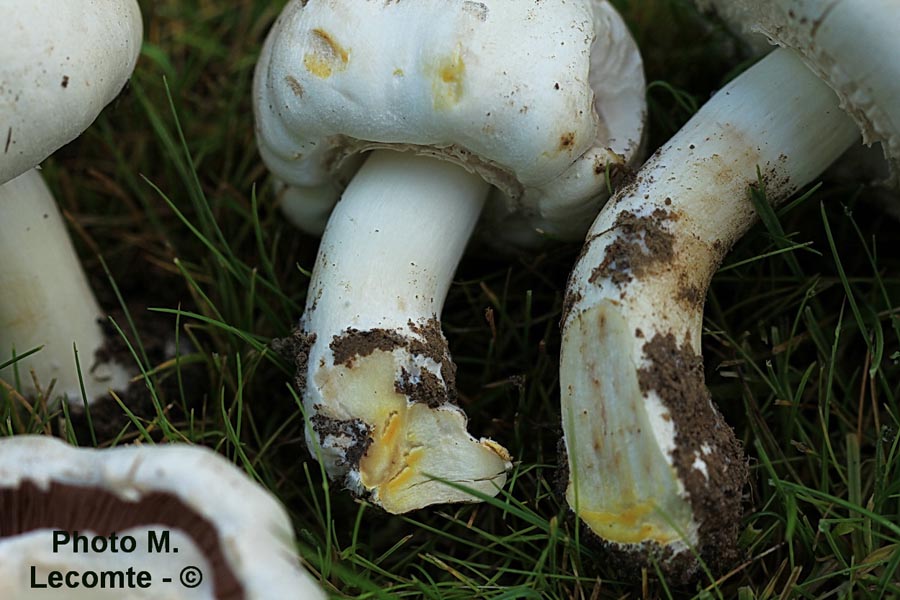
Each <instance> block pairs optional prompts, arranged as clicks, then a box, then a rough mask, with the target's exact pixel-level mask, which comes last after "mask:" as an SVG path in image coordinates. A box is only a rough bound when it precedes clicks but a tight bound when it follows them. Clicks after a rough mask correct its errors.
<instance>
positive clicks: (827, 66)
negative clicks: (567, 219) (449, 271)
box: [560, 0, 900, 579]
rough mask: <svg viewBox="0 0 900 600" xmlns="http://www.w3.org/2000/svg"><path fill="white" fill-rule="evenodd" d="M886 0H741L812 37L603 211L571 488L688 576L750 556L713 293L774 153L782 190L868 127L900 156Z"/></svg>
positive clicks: (591, 252) (571, 373) (583, 342)
mask: <svg viewBox="0 0 900 600" xmlns="http://www.w3.org/2000/svg"><path fill="white" fill-rule="evenodd" d="M723 4H725V3H724V2H723ZM875 5H884V6H885V7H887V3H885V2H874V1H869V0H865V1H859V2H853V3H850V2H846V3H836V2H813V1H804V2H799V1H798V2H788V1H775V0H755V1H754V2H746V3H741V4H740V6H743V7H744V9H743V11H742V12H741V13H740V14H739V16H740V18H742V19H756V21H755V22H756V23H757V24H758V25H759V27H760V29H761V30H763V31H764V32H765V33H766V34H767V35H769V36H770V37H771V38H772V39H773V40H775V41H778V42H779V43H782V44H784V45H786V46H788V47H789V48H793V47H796V48H797V50H798V51H797V52H795V51H794V50H791V49H779V50H776V51H774V52H773V53H772V54H770V55H769V56H767V57H766V58H764V59H763V60H761V61H760V62H759V63H758V64H756V65H755V66H753V67H752V68H750V69H749V70H747V71H746V72H745V73H743V74H742V75H740V76H739V77H737V78H736V79H735V80H733V81H732V82H731V83H729V84H728V85H727V86H726V87H724V88H723V89H722V90H720V91H719V92H718V93H717V94H716V95H715V96H714V97H713V98H712V99H711V100H710V101H709V102H707V103H706V105H704V106H703V107H702V108H701V109H700V111H699V112H698V113H697V114H696V115H695V116H694V117H693V118H692V119H691V120H690V121H689V122H688V123H687V124H686V125H685V126H684V128H682V129H681V131H679V132H678V133H677V134H676V135H675V136H674V137H673V138H672V140H670V141H669V142H668V143H667V144H665V145H664V146H663V147H662V148H661V149H660V150H659V151H658V152H656V154H654V155H653V157H651V159H650V160H649V161H648V162H647V163H646V164H645V165H644V167H642V168H641V170H640V171H639V172H638V174H637V178H636V180H635V181H634V182H633V183H632V184H630V185H629V186H627V187H626V188H623V189H622V190H620V191H619V192H618V193H617V194H616V195H615V196H614V197H613V198H612V199H611V200H610V202H609V203H608V204H607V205H606V206H605V207H604V209H603V210H602V211H601V213H600V215H599V216H598V218H597V220H596V221H595V222H594V224H593V226H592V227H591V231H590V232H589V234H588V237H587V242H586V244H585V248H584V252H583V254H582V256H581V257H580V259H579V261H578V263H577V265H576V266H575V269H574V271H573V273H572V275H571V279H570V281H569V287H568V290H567V297H568V302H567V310H566V311H565V312H564V315H563V344H562V357H561V367H560V369H561V370H560V380H561V381H560V385H561V395H562V416H563V426H564V432H565V446H566V450H567V452H568V466H569V470H570V473H569V480H568V486H567V490H566V497H567V500H568V502H569V505H570V507H572V508H573V510H574V511H575V512H576V513H577V514H578V516H579V517H580V518H581V519H582V520H583V521H584V522H585V523H586V524H587V526H589V527H590V529H591V530H592V531H593V532H594V533H595V534H597V536H599V537H600V538H601V539H602V540H604V541H605V542H607V543H608V544H609V545H610V546H611V547H613V548H616V549H618V550H621V551H624V552H625V553H626V560H627V561H629V562H630V564H631V565H632V566H634V565H644V566H646V565H648V564H649V563H651V562H654V561H655V562H658V563H659V564H661V566H662V567H663V568H664V569H665V570H666V571H667V572H668V573H669V574H670V575H672V576H673V577H676V578H679V579H685V578H689V577H691V576H692V574H694V573H696V572H697V570H698V567H699V565H700V562H701V561H704V562H705V563H706V564H707V565H708V566H710V567H713V570H715V568H716V567H723V566H726V565H727V564H728V563H729V562H731V561H733V560H734V559H735V558H736V557H737V556H738V554H737V551H736V540H737V536H738V533H739V531H740V529H741V522H740V516H741V496H742V489H743V487H744V485H745V482H746V480H747V477H748V468H747V463H746V459H745V458H744V455H743V451H742V449H741V445H740V443H739V442H738V441H737V440H736V439H735V436H734V433H733V431H732V430H731V428H730V427H729V426H728V425H727V424H726V423H725V422H724V420H723V419H722V417H721V415H720V414H719V412H718V411H717V410H716V408H715V407H714V405H713V404H712V402H711V397H710V394H709V392H708V391H707V389H706V387H705V385H704V374H703V363H702V358H701V356H700V349H701V339H700V338H701V326H702V318H703V303H704V298H705V296H706V291H707V288H708V285H709V282H710V279H711V277H712V275H713V273H714V272H715V270H716V268H717V267H718V265H719V264H720V262H721V260H722V258H723V256H724V255H725V254H726V253H727V252H728V250H729V249H730V248H731V247H732V245H733V244H734V242H735V241H736V240H737V239H738V238H739V237H740V236H741V235H742V234H743V233H744V232H745V231H746V230H747V229H748V228H749V227H750V226H751V225H752V223H753V222H754V221H755V219H756V212H755V210H754V208H753V204H752V202H751V200H750V197H749V193H748V188H749V187H750V186H752V185H754V184H756V183H757V181H758V179H757V169H759V173H761V176H762V179H763V181H764V183H765V190H766V195H767V198H768V199H769V200H770V201H772V202H779V201H781V200H784V199H785V198H787V197H788V196H789V195H790V194H792V193H793V192H794V191H796V190H798V189H799V188H800V187H801V186H803V185H805V184H807V183H809V182H810V181H812V180H813V179H815V178H816V177H818V176H819V175H820V174H821V173H822V172H823V171H824V170H825V169H826V168H827V167H828V166H829V165H830V164H831V163H832V162H833V161H834V160H835V159H836V158H837V157H838V156H840V155H841V153H843V152H844V151H845V150H846V149H847V148H848V147H849V146H851V145H852V144H853V143H854V142H855V141H856V140H857V139H858V137H859V130H860V128H861V129H862V130H863V133H864V137H865V139H866V140H867V141H869V142H872V141H881V142H882V143H883V146H884V148H885V151H886V152H887V153H888V155H889V156H893V157H897V156H898V154H897V150H898V146H897V142H898V140H900V138H898V137H897V136H898V131H900V102H897V99H898V98H900V95H898V85H900V61H898V60H897V56H898V55H897V51H896V40H897V39H898V37H900V11H897V10H893V11H888V10H885V12H884V13H882V14H881V15H880V16H879V15H877V14H875V13H874V12H872V8H873V7H874V6H875ZM731 6H733V7H737V6H738V3H733V4H731ZM804 63H806V65H810V66H812V67H813V69H812V70H811V69H810V68H808V67H807V66H806V65H805V64H804ZM835 92H837V95H836V94H835ZM839 97H840V98H839ZM841 107H843V108H844V109H845V110H846V112H848V113H850V115H851V116H852V117H853V118H851V116H848V115H847V114H846V113H845V111H844V110H841ZM854 119H856V120H857V122H858V124H859V127H857V126H856V125H855V124H854Z"/></svg>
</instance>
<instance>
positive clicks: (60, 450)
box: [0, 436, 326, 600]
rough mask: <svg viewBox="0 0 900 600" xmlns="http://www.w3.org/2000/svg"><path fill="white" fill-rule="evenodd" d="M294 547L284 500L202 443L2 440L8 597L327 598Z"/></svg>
mask: <svg viewBox="0 0 900 600" xmlns="http://www.w3.org/2000/svg"><path fill="white" fill-rule="evenodd" d="M294 546H295V542H294V533H293V528H292V526H291V522H290V519H289V518H288V515H287V513H286V512H285V510H284V508H283V507H282V506H281V504H280V503H279V502H278V501H277V500H276V499H275V498H274V497H273V496H272V495H271V494H269V493H268V492H267V491H266V490H265V489H263V488H262V487H260V486H259V485H258V484H256V483H255V482H253V481H251V480H250V479H249V478H248V477H247V476H246V475H245V474H244V473H243V472H242V471H241V470H240V469H238V468H237V467H235V466H234V465H233V464H231V463H229V462H228V461H226V460H225V459H224V458H223V457H221V456H219V455H218V454H216V453H215V452H213V451H211V450H208V449H206V448H202V447H198V446H188V445H184V444H168V445H161V446H121V447H117V448H112V449H108V450H94V449H78V448H74V447H72V446H69V445H66V444H64V443H63V442H62V441H60V440H57V439H53V438H48V437H41V436H14V437H9V438H4V439H0V597H2V598H4V600H12V599H19V598H21V599H22V600H31V599H32V598H62V597H65V598H66V599H67V600H70V599H71V600H77V599H80V598H90V599H91V600H93V599H95V598H97V599H100V598H135V599H139V598H148V599H149V598H153V599H154V600H156V599H161V598H171V599H173V600H174V599H179V600H194V599H196V600H200V599H209V600H212V599H216V600H225V599H228V600H253V599H257V600H268V599H270V598H297V599H298V600H315V599H318V598H325V597H326V596H325V593H324V592H323V591H322V590H321V588H320V587H319V586H318V584H317V583H316V582H315V580H314V579H313V577H312V576H311V575H310V574H309V573H308V572H306V571H305V570H304V569H303V567H302V566H301V564H300V560H299V559H298V557H297V554H296V548H295V547H294ZM54 584H55V585H54ZM104 584H105V585H104Z"/></svg>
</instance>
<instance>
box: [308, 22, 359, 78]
mask: <svg viewBox="0 0 900 600" xmlns="http://www.w3.org/2000/svg"><path fill="white" fill-rule="evenodd" d="M311 40H312V41H311V42H310V47H311V51H310V52H307V53H306V55H305V56H304V57H303V64H304V66H306V70H307V71H309V72H310V73H312V74H313V75H315V76H316V77H318V78H320V79H328V78H329V77H331V75H332V74H333V73H334V72H335V71H343V70H344V69H346V68H347V63H349V62H350V52H349V51H348V50H346V49H345V48H343V47H342V46H341V45H340V44H338V43H337V41H336V40H335V39H334V38H333V37H331V35H330V34H329V33H328V32H327V31H325V30H323V29H319V28H316V29H313V30H312V36H311Z"/></svg>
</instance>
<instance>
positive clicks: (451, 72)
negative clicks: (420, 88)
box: [431, 45, 466, 110]
mask: <svg viewBox="0 0 900 600" xmlns="http://www.w3.org/2000/svg"><path fill="white" fill-rule="evenodd" d="M465 73H466V63H465V61H464V60H463V57H462V46H461V45H457V47H456V51H454V52H453V54H451V55H449V56H444V57H442V58H440V59H439V60H438V61H437V63H436V64H435V65H434V72H433V74H432V77H431V93H432V96H433V105H434V108H435V110H447V109H449V108H452V107H454V106H456V105H457V104H459V101H460V100H461V99H462V96H463V93H464V92H465V87H464V85H463V78H464V76H465Z"/></svg>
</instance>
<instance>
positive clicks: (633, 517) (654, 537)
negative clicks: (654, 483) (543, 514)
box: [578, 502, 678, 545]
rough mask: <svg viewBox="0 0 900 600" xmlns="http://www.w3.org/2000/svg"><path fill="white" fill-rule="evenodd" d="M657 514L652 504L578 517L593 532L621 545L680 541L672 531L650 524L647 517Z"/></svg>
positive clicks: (582, 512)
mask: <svg viewBox="0 0 900 600" xmlns="http://www.w3.org/2000/svg"><path fill="white" fill-rule="evenodd" d="M654 512H656V507H654V506H653V504H652V503H650V502H643V503H640V504H635V505H632V506H628V507H623V508H622V510H620V511H618V512H600V511H589V510H585V511H581V513H580V514H579V515H578V516H580V517H581V519H582V520H583V521H584V522H585V523H587V525H588V527H590V528H591V530H592V531H594V532H595V533H597V534H598V535H601V536H602V537H603V538H604V539H607V540H610V541H613V542H619V543H621V544H639V543H641V542H646V541H652V542H656V543H658V544H663V545H665V544H668V543H670V542H673V541H675V540H676V539H678V536H677V535H675V534H674V533H673V532H672V531H671V530H669V531H665V530H662V529H660V528H658V527H656V526H655V525H654V524H653V523H650V522H648V520H647V517H648V516H651V515H653V513H654Z"/></svg>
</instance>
